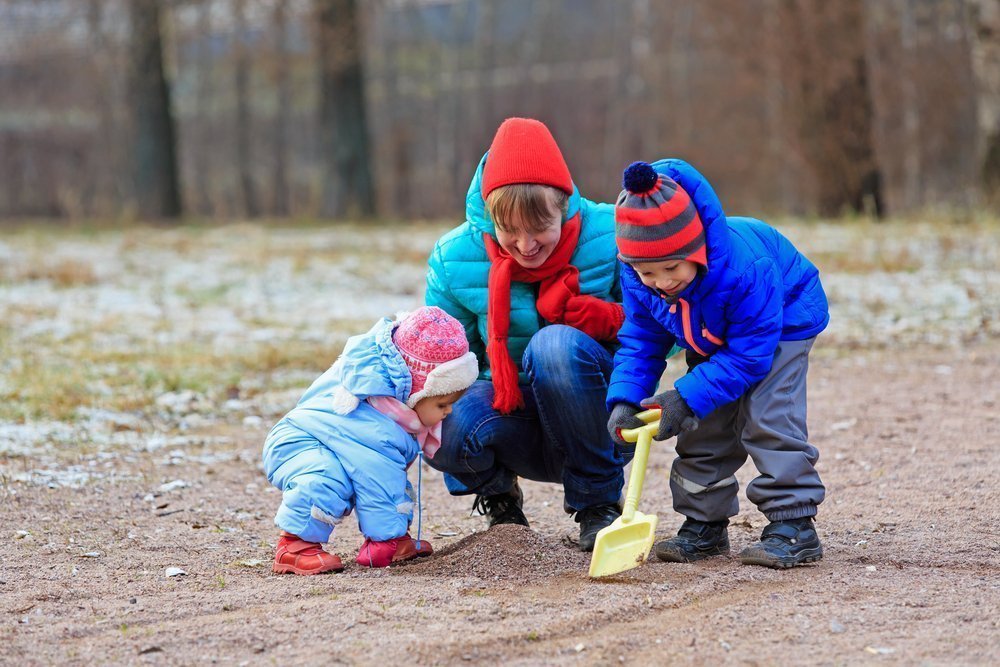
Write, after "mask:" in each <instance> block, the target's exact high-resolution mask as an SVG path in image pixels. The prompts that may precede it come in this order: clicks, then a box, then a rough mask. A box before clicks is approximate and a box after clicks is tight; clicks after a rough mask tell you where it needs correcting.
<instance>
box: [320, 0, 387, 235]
mask: <svg viewBox="0 0 1000 667" xmlns="http://www.w3.org/2000/svg"><path fill="white" fill-rule="evenodd" d="M315 6H316V9H317V13H318V19H319V20H318V25H319V39H318V42H319V64H320V118H319V139H320V141H319V145H320V150H321V151H322V154H321V156H320V159H321V161H322V163H323V185H322V187H323V193H322V203H321V209H320V214H321V215H323V216H324V217H331V218H343V217H346V216H348V215H358V216H360V217H365V218H369V217H372V216H374V214H375V194H374V188H373V187H372V176H371V166H370V164H369V162H370V155H371V153H370V149H369V139H368V122H367V118H366V102H365V91H364V73H363V66H362V58H363V46H364V42H363V38H362V35H361V25H360V16H359V14H360V3H359V2H358V0H315Z"/></svg>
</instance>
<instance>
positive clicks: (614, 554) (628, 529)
mask: <svg viewBox="0 0 1000 667" xmlns="http://www.w3.org/2000/svg"><path fill="white" fill-rule="evenodd" d="M637 416H638V417H639V419H641V420H642V421H644V422H646V425H645V426H641V427H639V428H632V429H625V430H623V431H622V438H623V439H624V440H625V441H626V442H634V443H636V445H635V457H634V458H633V459H632V472H631V474H630V475H629V478H628V491H627V492H626V493H625V509H624V510H623V511H622V515H621V516H620V517H618V518H617V519H615V520H614V522H613V523H612V524H611V525H610V526H606V527H605V528H602V529H601V531H600V532H599V533H597V541H596V542H594V554H593V556H591V558H590V576H591V577H606V576H608V575H611V574H618V573H619V572H624V571H625V570H631V569H632V568H633V567H638V566H639V565H642V563H643V562H645V560H646V558H647V557H648V556H649V550H650V549H652V548H653V537H654V535H655V534H656V515H655V514H643V513H642V512H640V511H638V509H636V508H637V507H638V505H639V498H640V497H641V496H642V483H643V481H644V480H645V479H646V461H647V460H648V459H649V446H650V444H651V443H652V442H653V436H654V435H655V434H656V431H657V430H658V429H659V422H660V411H659V410H646V411H645V412H640V413H639V414H638V415H637Z"/></svg>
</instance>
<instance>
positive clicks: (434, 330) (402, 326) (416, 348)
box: [392, 306, 479, 408]
mask: <svg viewBox="0 0 1000 667" xmlns="http://www.w3.org/2000/svg"><path fill="white" fill-rule="evenodd" d="M392 342H393V343H395V345H396V349H397V350H399V354H400V355H401V356H402V357H403V361H404V362H406V367H407V368H408V369H409V370H410V377H411V378H412V385H411V386H410V396H409V398H408V399H407V401H406V404H407V405H408V406H410V407H411V408H412V407H413V406H414V405H416V404H417V401H419V400H420V399H422V398H425V397H427V396H444V395H446V394H450V393H452V392H455V391H462V390H464V389H468V388H469V387H470V386H471V385H472V383H473V382H475V381H476V377H477V376H478V375H479V362H478V361H477V360H476V355H475V354H474V353H472V352H470V351H469V341H468V340H467V339H466V338H465V327H463V326H462V324H461V323H460V322H459V321H458V320H456V319H455V318H454V317H452V316H451V315H449V314H448V313H446V312H444V311H443V310H441V309H440V308H438V307H437V306H424V307H422V308H418V309H417V310H415V311H413V312H412V313H409V314H408V315H406V316H404V317H403V318H402V319H400V321H399V323H398V324H397V325H396V329H395V331H393V332H392Z"/></svg>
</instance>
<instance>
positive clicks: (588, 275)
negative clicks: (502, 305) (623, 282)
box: [424, 155, 621, 380]
mask: <svg viewBox="0 0 1000 667" xmlns="http://www.w3.org/2000/svg"><path fill="white" fill-rule="evenodd" d="M487 157H488V155H484V156H483V159H482V160H480V161H479V168H478V169H476V175H475V176H474V177H473V178H472V184H471V185H470V186H469V192H468V194H467V195H466V197H465V216H466V221H465V222H464V223H462V224H461V225H459V226H458V227H456V228H455V229H453V230H451V231H450V232H448V233H447V234H445V235H444V236H442V237H441V238H440V239H439V240H438V242H437V244H436V245H435V246H434V251H433V252H432V253H431V256H430V260H429V262H428V270H427V292H426V295H425V299H424V300H425V303H426V304H427V305H428V306H438V307H440V308H443V309H444V310H445V311H446V312H447V313H448V314H450V315H452V316H453V317H455V318H456V319H458V321H459V322H461V323H462V324H463V325H464V326H465V335H466V336H467V337H468V339H469V346H470V349H471V350H472V351H473V352H475V353H476V356H477V357H478V358H479V366H480V370H481V373H480V377H481V378H483V379H487V378H489V377H490V374H489V367H488V366H489V359H488V358H487V357H486V346H485V343H484V341H486V340H487V335H486V308H487V303H488V298H487V292H488V284H489V275H490V260H489V257H487V255H486V247H485V245H484V242H483V234H484V233H487V234H490V235H491V236H493V237H494V238H496V230H495V228H494V227H493V221H492V220H491V219H490V214H489V211H488V210H487V209H486V201H485V200H484V199H483V195H482V192H481V190H480V181H481V179H482V175H483V166H484V165H485V164H486V159H487ZM577 211H579V212H580V223H581V224H580V241H579V243H578V244H577V248H576V252H574V253H573V257H572V259H571V260H570V261H571V262H572V264H573V265H574V266H575V267H576V268H577V269H579V270H580V291H581V293H583V294H590V295H592V296H596V297H598V298H600V299H603V300H604V301H612V302H620V301H621V287H620V285H619V280H618V260H617V256H618V249H617V247H616V246H615V209H614V206H612V205H611V204H598V203H595V202H592V201H590V200H588V199H584V198H583V197H581V196H580V191H579V190H578V189H576V188H575V187H574V189H573V194H572V196H571V197H570V199H569V207H568V209H567V213H566V216H567V218H572V217H573V216H574V215H576V212H577ZM537 296H538V286H537V284H529V283H519V282H514V283H512V284H511V287H510V311H511V312H510V337H509V339H508V341H507V349H508V350H509V351H510V356H511V359H513V360H514V363H516V364H517V366H518V368H519V369H520V368H521V358H522V356H523V355H524V349H525V348H526V347H527V346H528V341H529V340H531V337H532V336H534V335H535V333H536V332H538V330H539V329H541V328H542V327H543V326H546V325H547V324H549V323H548V322H546V321H545V320H543V319H542V317H541V316H540V315H539V314H538V310H537V309H536V308H535V299H536V298H537ZM521 379H522V380H524V379H525V378H524V376H523V374H522V376H521Z"/></svg>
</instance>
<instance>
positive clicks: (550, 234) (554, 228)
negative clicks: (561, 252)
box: [496, 194, 563, 269]
mask: <svg viewBox="0 0 1000 667" xmlns="http://www.w3.org/2000/svg"><path fill="white" fill-rule="evenodd" d="M547 196H548V197H550V199H549V207H548V208H549V210H548V213H546V214H545V216H544V217H543V218H542V219H541V220H525V219H523V218H517V219H514V220H510V221H509V222H508V224H506V225H503V227H501V226H500V225H497V226H496V232H497V241H499V242H500V247H502V248H503V249H504V250H506V251H507V252H509V253H510V255H511V257H513V258H514V260H515V261H516V262H517V263H518V264H520V265H521V266H523V267H524V268H526V269H537V268H538V267H540V266H541V265H542V264H544V263H545V260H547V259H548V258H549V256H550V255H551V254H552V251H553V250H555V247H556V244H557V243H559V239H560V238H561V236H562V218H563V216H562V211H561V210H560V209H559V207H558V206H556V204H555V202H554V201H552V199H551V194H549V195H547Z"/></svg>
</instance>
